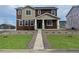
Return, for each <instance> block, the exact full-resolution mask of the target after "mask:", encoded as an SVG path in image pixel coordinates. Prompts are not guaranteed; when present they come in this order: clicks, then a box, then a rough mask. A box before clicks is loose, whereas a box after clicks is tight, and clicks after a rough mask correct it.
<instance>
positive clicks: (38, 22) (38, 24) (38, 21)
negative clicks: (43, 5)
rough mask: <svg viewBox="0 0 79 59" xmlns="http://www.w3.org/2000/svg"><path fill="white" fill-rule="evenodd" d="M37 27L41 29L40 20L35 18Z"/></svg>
mask: <svg viewBox="0 0 79 59" xmlns="http://www.w3.org/2000/svg"><path fill="white" fill-rule="evenodd" d="M37 28H38V29H42V20H37Z"/></svg>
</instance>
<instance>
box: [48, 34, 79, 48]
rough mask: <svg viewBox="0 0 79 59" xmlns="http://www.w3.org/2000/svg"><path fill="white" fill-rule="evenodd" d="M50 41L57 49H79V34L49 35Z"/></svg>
mask: <svg viewBox="0 0 79 59" xmlns="http://www.w3.org/2000/svg"><path fill="white" fill-rule="evenodd" d="M48 41H49V43H50V44H51V46H52V48H55V49H79V35H49V36H48Z"/></svg>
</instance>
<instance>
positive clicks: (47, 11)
mask: <svg viewBox="0 0 79 59" xmlns="http://www.w3.org/2000/svg"><path fill="white" fill-rule="evenodd" d="M57 9H58V8H56V7H31V6H25V7H18V8H16V29H17V30H37V29H59V18H58V17H57Z"/></svg>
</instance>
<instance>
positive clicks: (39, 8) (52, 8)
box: [35, 7, 58, 9]
mask: <svg viewBox="0 0 79 59" xmlns="http://www.w3.org/2000/svg"><path fill="white" fill-rule="evenodd" d="M35 9H58V8H56V7H35Z"/></svg>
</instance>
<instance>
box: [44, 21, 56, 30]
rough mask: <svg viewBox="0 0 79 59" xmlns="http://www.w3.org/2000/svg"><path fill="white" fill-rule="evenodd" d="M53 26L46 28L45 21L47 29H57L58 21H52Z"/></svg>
mask: <svg viewBox="0 0 79 59" xmlns="http://www.w3.org/2000/svg"><path fill="white" fill-rule="evenodd" d="M52 23H53V26H46V20H45V29H57V20H52Z"/></svg>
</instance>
